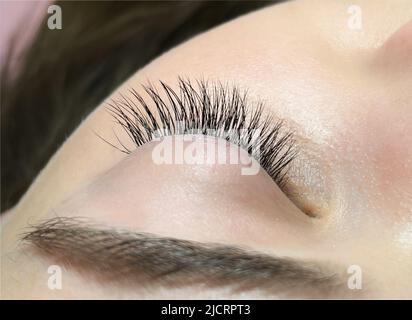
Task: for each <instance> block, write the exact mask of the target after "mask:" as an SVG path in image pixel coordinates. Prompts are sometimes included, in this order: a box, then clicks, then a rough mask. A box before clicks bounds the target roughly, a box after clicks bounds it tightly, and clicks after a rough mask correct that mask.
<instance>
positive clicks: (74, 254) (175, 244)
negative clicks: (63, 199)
mask: <svg viewBox="0 0 412 320" xmlns="http://www.w3.org/2000/svg"><path fill="white" fill-rule="evenodd" d="M22 240H23V241H24V242H25V243H27V244H29V245H30V246H31V247H32V248H34V249H36V250H37V251H38V252H39V253H41V254H44V255H46V256H48V257H54V258H56V259H58V261H59V262H61V263H62V264H63V265H65V266H69V267H74V268H75V269H76V270H78V271H80V272H81V273H84V272H88V274H92V275H93V276H94V277H96V278H98V279H99V280H104V281H114V282H117V283H122V284H123V285H125V284H127V285H130V284H145V283H150V284H153V283H158V284H162V285H165V286H174V287H176V286H188V285H193V284H198V283H204V284H207V285H208V286H210V287H216V286H217V287H220V286H227V285H230V286H231V287H232V289H233V290H234V291H237V290H238V291H239V290H240V291H243V290H249V289H256V288H258V289H265V290H267V292H272V293H274V292H279V291H282V290H288V291H290V290H302V289H307V290H310V292H312V293H313V292H317V291H318V292H320V293H322V295H324V294H327V293H328V292H331V291H336V290H338V289H341V288H342V286H343V282H342V279H340V277H339V276H338V274H337V273H336V272H332V271H331V270H330V269H329V268H327V267H326V266H325V265H323V264H321V263H318V262H316V263H315V262H310V261H302V260H298V259H292V258H288V257H275V256H271V255H268V254H263V253H259V252H257V251H253V250H247V249H241V248H238V247H235V246H228V245H223V244H207V243H200V242H196V241H188V240H181V239H176V238H170V237H159V236H156V235H153V234H149V233H142V232H131V231H126V230H119V229H114V228H102V227H98V226H97V225H95V224H94V223H90V222H89V221H87V220H85V219H83V218H77V217H55V218H51V219H48V220H45V221H43V222H41V223H39V224H37V225H33V226H32V227H31V230H30V231H28V232H26V233H24V234H23V237H22Z"/></svg>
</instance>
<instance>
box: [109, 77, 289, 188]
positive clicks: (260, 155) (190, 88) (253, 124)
mask: <svg viewBox="0 0 412 320" xmlns="http://www.w3.org/2000/svg"><path fill="white" fill-rule="evenodd" d="M160 87H161V93H162V94H163V97H162V96H161V94H160V92H159V91H158V90H157V89H156V88H155V87H154V86H153V85H148V86H143V89H144V91H145V92H146V93H147V95H148V97H149V101H150V103H153V104H154V106H155V108H154V111H151V109H150V108H149V106H148V104H147V103H146V101H145V99H144V98H143V97H142V95H140V94H139V93H137V91H136V90H134V89H131V90H130V93H131V95H129V96H128V97H126V96H123V95H122V96H121V99H118V100H113V101H112V102H111V103H109V108H108V110H109V112H110V113H111V115H112V116H113V117H114V119H115V121H116V122H117V123H118V124H119V125H120V126H121V127H122V128H123V129H124V130H125V132H126V133H127V135H128V136H129V137H130V139H131V140H132V141H133V142H134V144H135V146H136V147H139V146H141V145H143V144H145V143H147V142H150V141H152V140H153V139H154V138H155V137H159V136H170V135H183V134H204V135H213V136H215V137H218V138H222V139H226V140H227V141H229V142H231V143H233V144H236V145H238V146H239V147H241V148H243V149H244V150H246V151H247V152H248V153H249V155H251V156H252V157H253V158H255V159H256V160H257V161H258V162H259V163H260V165H261V166H262V168H263V169H264V170H265V171H266V172H267V173H268V174H269V175H270V176H271V177H272V179H273V180H274V181H275V182H276V183H277V184H278V185H279V186H280V187H282V186H283V185H284V184H285V182H286V174H287V169H288V167H289V165H290V163H291V161H292V160H293V159H294V158H295V156H296V154H297V152H296V148H295V141H294V139H293V135H292V133H291V132H288V133H284V131H285V130H283V123H282V121H279V120H275V119H274V118H273V117H272V116H271V115H267V114H265V115H264V113H263V105H262V103H258V104H257V105H256V106H255V107H254V108H250V107H248V101H247V95H246V93H241V92H240V90H239V89H238V88H236V87H233V88H231V89H229V88H228V86H225V85H223V84H221V83H214V84H212V85H211V84H209V83H208V82H206V81H203V80H202V81H197V82H196V86H194V85H192V83H191V82H190V81H189V80H183V79H181V78H179V81H178V87H179V88H178V90H176V91H175V90H173V89H172V88H171V87H170V86H168V85H167V84H165V83H164V82H162V81H160ZM256 132H259V134H258V135H256ZM117 140H118V143H119V144H120V146H116V145H114V144H111V145H112V146H114V147H116V148H117V149H119V150H120V151H122V152H124V153H127V154H129V153H131V152H132V151H133V150H130V149H129V148H127V147H126V146H125V145H124V143H122V142H121V141H120V140H119V139H117Z"/></svg>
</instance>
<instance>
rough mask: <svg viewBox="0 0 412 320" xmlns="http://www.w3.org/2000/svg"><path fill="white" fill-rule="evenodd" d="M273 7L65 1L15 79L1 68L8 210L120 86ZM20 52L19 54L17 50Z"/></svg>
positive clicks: (44, 24)
mask: <svg viewBox="0 0 412 320" xmlns="http://www.w3.org/2000/svg"><path fill="white" fill-rule="evenodd" d="M271 3H273V2H268V1H224V2H223V1H222V2H220V1H219V2H211V1H173V2H171V1H139V2H119V1H115V2H107V1H102V2H73V1H66V2H65V1H62V2H60V1H58V2H57V3H56V4H58V5H59V6H60V7H61V9H62V21H63V28H62V29H61V30H50V29H48V27H47V22H46V21H47V16H45V18H44V20H43V22H42V23H41V25H40V27H39V30H38V32H37V34H36V36H35V38H34V40H33V42H32V44H31V45H30V46H29V47H28V49H27V51H26V52H25V53H24V55H23V59H22V61H21V66H20V67H21V68H20V72H19V73H18V75H17V77H12V76H11V72H10V61H8V62H7V61H6V63H5V65H3V66H2V68H1V78H2V81H1V92H2V95H1V138H2V139H1V210H2V211H4V210H6V209H8V208H10V207H11V206H13V205H14V204H15V203H16V202H17V201H18V200H19V198H20V197H21V196H22V194H23V193H24V192H25V191H26V190H27V188H28V187H29V186H30V184H31V183H32V181H33V179H34V178H35V176H36V175H37V174H38V173H39V171H40V170H41V169H42V168H43V167H44V166H45V164H46V163H47V161H48V160H49V158H50V157H51V155H53V153H54V152H55V151H56V150H57V149H58V147H59V146H60V145H61V144H62V143H63V141H64V139H65V138H67V137H68V136H69V135H70V134H71V132H72V131H73V130H74V128H75V127H76V126H77V125H78V124H79V123H80V121H81V120H82V119H83V118H85V117H86V116H87V115H88V113H89V112H90V111H91V110H93V108H95V107H96V105H97V104H98V103H99V102H100V101H101V100H103V99H104V98H105V97H106V96H107V95H108V94H109V93H110V92H111V91H112V90H114V88H116V86H118V85H119V84H120V83H121V82H123V81H124V80H125V79H126V78H127V77H129V76H130V75H131V74H132V73H133V72H135V71H136V70H137V69H138V68H140V67H142V66H143V65H145V64H146V63H148V62H149V61H150V60H151V59H153V58H154V57H156V56H158V55H159V54H161V53H162V52H164V51H165V50H167V49H169V48H171V47H172V46H174V45H176V44H178V43H180V42H182V41H184V40H186V39H188V38H189V37H191V36H193V35H195V34H198V33H200V32H202V31H205V30H207V29H209V28H211V27H213V26H216V25H218V24H220V23H222V22H225V21H227V20H230V19H232V18H234V17H236V16H239V15H241V14H244V13H247V12H249V11H252V10H254V9H257V8H260V7H263V6H265V5H268V4H271ZM10 50H11V51H10V52H12V50H13V46H11V49H10Z"/></svg>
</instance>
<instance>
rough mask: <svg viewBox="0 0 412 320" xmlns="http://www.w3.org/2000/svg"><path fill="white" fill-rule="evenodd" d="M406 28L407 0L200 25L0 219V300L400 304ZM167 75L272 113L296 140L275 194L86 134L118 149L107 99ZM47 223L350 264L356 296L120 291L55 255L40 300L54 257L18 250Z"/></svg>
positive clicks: (405, 230)
mask: <svg viewBox="0 0 412 320" xmlns="http://www.w3.org/2000/svg"><path fill="white" fill-rule="evenodd" d="M351 5H357V6H359V8H360V9H361V14H362V28H361V29H356V28H355V29H354V28H350V27H349V26H348V19H349V17H350V14H348V8H349V7H350V6H351ZM411 20H412V4H411V2H410V1H409V0H404V1H402V0H397V1H393V0H387V1H384V0H381V1H366V0H365V1H326V0H325V1H320V0H319V1H309V0H307V1H305V0H303V1H292V2H287V3H284V4H281V5H276V6H272V7H268V8H265V9H263V10H260V11H257V12H254V13H251V14H248V15H246V16H243V17H240V18H238V19H236V20H233V21H231V22H229V23H226V24H224V25H222V26H220V27H218V28H215V29H213V30H210V31H209V32H206V33H204V34H202V35H200V36H198V37H195V38H193V39H191V40H189V41H188V42H186V43H184V44H182V45H180V46H178V47H176V48H174V49H172V50H171V51H169V52H167V53H165V54H164V55H162V56H160V57H159V58H157V59H156V60H154V61H153V62H151V63H150V64H149V65H147V66H146V67H144V68H143V69H141V70H139V71H138V72H136V73H135V75H133V76H132V77H131V78H130V79H129V80H128V81H127V82H126V83H124V84H123V85H122V86H121V87H120V88H118V90H116V91H115V92H113V94H112V96H111V97H108V99H107V101H104V102H102V104H101V105H100V106H97V108H96V110H95V112H93V113H92V114H91V115H90V116H89V117H88V118H87V119H86V120H84V121H83V122H82V123H81V124H80V125H79V127H78V129H77V130H76V131H75V132H74V134H73V135H72V136H71V137H70V138H68V139H67V141H66V142H65V143H64V144H63V145H62V147H61V149H60V150H59V151H58V152H57V153H56V154H55V155H54V156H53V158H52V160H51V161H50V162H49V163H48V165H47V166H46V167H45V168H44V170H43V171H42V172H41V174H40V175H39V176H38V178H37V179H36V180H35V182H34V183H33V184H32V186H31V188H30V189H29V191H28V192H27V193H26V195H25V196H24V197H23V198H22V200H21V201H20V202H19V203H18V205H16V206H15V207H14V208H13V209H11V210H10V211H9V212H7V213H6V214H5V215H4V216H2V227H1V240H2V243H1V245H2V251H1V260H2V261H1V295H2V297H3V298H76V299H79V298H285V297H292V298H311V297H334V298H336V297H353V298H411V297H412V289H411V288H412V121H411V120H412V108H411V101H412V59H411V58H410V57H412V24H411V23H412V22H411ZM179 76H181V77H184V78H185V79H190V80H191V81H194V82H195V81H196V80H197V79H207V80H208V81H219V82H221V83H224V84H228V85H229V86H230V85H236V86H237V87H239V88H240V89H244V90H247V91H248V101H251V102H253V101H262V102H263V103H264V107H265V111H267V112H269V113H271V114H273V115H274V117H276V118H277V119H283V121H284V123H285V127H286V128H287V129H288V130H292V131H293V132H294V133H295V137H296V140H297V144H298V146H299V155H298V156H297V157H296V159H295V160H294V161H293V165H292V166H291V168H290V180H289V181H288V186H287V187H286V189H287V190H286V195H285V193H284V192H282V190H281V189H280V188H278V187H277V186H276V184H275V183H274V182H273V181H272V180H271V179H270V177H269V176H268V175H267V174H266V173H265V172H264V171H263V170H259V172H258V174H256V175H250V176H248V175H241V174H240V170H239V167H238V166H236V165H234V166H223V165H213V166H208V165H186V164H185V165H164V166H162V165H157V164H155V163H154V162H153V159H152V151H153V149H154V147H155V146H156V142H151V143H148V144H146V145H144V146H142V147H139V148H138V149H136V151H134V152H132V153H131V154H129V155H127V154H124V153H121V152H119V150H117V149H116V148H113V147H112V146H110V145H109V144H107V143H105V142H104V141H102V140H101V139H99V137H98V136H97V135H96V133H97V134H98V135H99V136H101V137H104V138H105V139H107V140H108V141H111V142H113V143H116V138H115V136H114V132H115V133H116V134H117V135H118V137H119V139H120V140H121V141H122V142H124V143H126V144H129V145H130V141H128V137H127V135H126V134H125V133H124V132H123V131H121V130H120V129H119V128H118V127H116V125H115V123H114V122H113V118H112V117H111V116H110V114H108V112H107V109H106V107H107V102H109V101H110V99H112V98H114V99H116V98H118V97H119V96H120V93H122V94H123V95H127V94H129V93H128V90H129V89H130V88H133V89H135V90H137V91H138V92H140V93H141V94H142V95H144V91H143V89H142V87H141V85H142V84H147V83H148V82H149V81H150V82H151V83H152V84H153V85H155V86H156V85H158V83H159V80H161V81H164V82H165V83H167V84H168V85H170V86H171V87H174V88H176V86H177V84H178V77H179ZM149 107H151V108H153V105H149ZM243 156H246V155H243ZM288 190H289V192H288ZM283 191H285V190H283ZM305 213H306V214H305ZM56 216H58V217H79V216H80V217H85V218H86V219H88V220H89V221H92V222H93V223H96V224H98V225H99V226H103V227H104V228H119V229H121V230H128V231H130V232H140V233H148V234H153V235H156V236H158V237H170V238H177V239H184V240H190V241H196V242H201V243H206V244H208V243H214V244H223V245H230V246H234V247H240V248H245V250H251V251H253V252H260V253H262V254H265V255H269V256H276V257H288V258H291V259H296V260H299V261H309V262H314V263H318V262H319V264H321V265H322V266H325V269H327V270H331V271H332V272H333V273H334V274H336V276H337V277H338V278H339V279H341V280H342V281H341V282H343V283H344V284H346V280H347V279H348V278H349V276H350V274H348V273H347V270H348V268H349V267H350V266H359V267H360V268H361V270H362V288H361V289H359V290H352V289H350V288H346V289H345V288H344V289H339V290H326V291H318V290H315V289H314V288H312V287H311V286H306V287H305V288H304V290H302V288H300V287H299V286H297V285H295V282H296V281H295V282H293V281H292V282H291V283H290V286H287V285H286V286H282V288H280V289H279V290H273V291H271V292H269V293H268V292H267V290H263V289H260V288H259V286H255V287H253V288H251V289H250V290H241V291H234V290H232V289H231V285H230V284H228V285H225V286H209V285H207V284H205V282H204V281H203V282H202V281H193V282H190V281H188V282H190V283H189V284H185V283H184V281H182V280H180V282H179V283H180V284H179V285H172V286H170V285H159V286H155V285H151V284H150V283H147V284H146V283H145V284H141V285H139V284H136V285H133V286H124V285H123V284H121V283H117V282H112V281H106V280H105V279H102V278H100V277H93V276H91V274H90V273H88V272H83V271H82V270H81V268H78V267H77V266H76V263H75V262H73V259H71V260H70V259H69V263H65V264H62V268H63V274H62V279H63V284H62V289H61V290H50V289H49V288H48V286H47V279H48V277H49V276H50V274H49V273H48V272H47V269H48V267H49V266H50V265H53V264H58V265H60V264H59V263H60V262H61V261H60V260H59V259H58V258H59V257H55V256H53V255H52V254H51V255H49V254H41V253H39V252H37V251H36V250H33V249H32V248H31V247H30V245H27V244H25V243H24V242H21V241H20V240H21V235H22V233H24V232H27V231H28V229H27V228H28V227H30V226H32V225H36V224H38V223H40V222H41V221H44V220H45V219H50V218H54V217H56ZM312 216H315V217H312ZM108 259H110V258H108ZM326 273H327V272H326ZM123 276H124V275H122V274H120V275H119V277H123ZM182 277H183V276H182ZM183 279H184V277H183ZM190 279H191V278H190Z"/></svg>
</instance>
